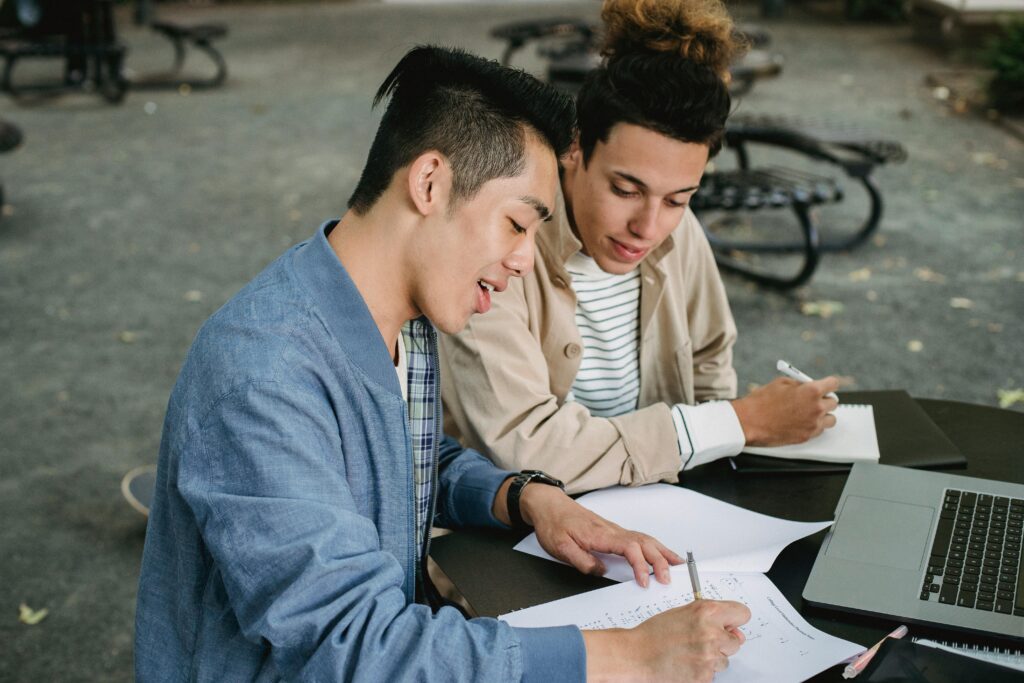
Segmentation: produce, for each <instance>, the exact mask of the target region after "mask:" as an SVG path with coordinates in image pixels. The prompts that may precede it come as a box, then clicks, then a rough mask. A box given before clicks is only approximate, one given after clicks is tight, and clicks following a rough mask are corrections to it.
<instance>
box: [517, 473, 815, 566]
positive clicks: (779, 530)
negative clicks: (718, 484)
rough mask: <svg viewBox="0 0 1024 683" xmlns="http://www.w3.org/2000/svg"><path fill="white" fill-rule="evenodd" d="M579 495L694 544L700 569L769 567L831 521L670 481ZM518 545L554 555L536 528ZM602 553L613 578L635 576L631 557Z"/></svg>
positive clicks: (630, 521) (608, 512)
mask: <svg viewBox="0 0 1024 683" xmlns="http://www.w3.org/2000/svg"><path fill="white" fill-rule="evenodd" d="M578 500H579V503H580V504H581V505H583V506H584V507H586V508H588V509H590V510H593V511H594V512H596V513H597V514H599V515H601V516H602V517H604V518H605V519H608V520H611V521H612V522H615V523H616V524H618V525H619V526H622V527H625V528H626V529H632V530H634V531H642V532H644V533H645V534H650V535H651V536H653V537H654V538H656V539H658V540H659V541H661V542H662V543H664V544H665V545H666V546H668V547H669V548H671V549H672V550H674V551H675V552H677V553H679V554H680V555H684V556H685V554H686V551H687V550H692V551H693V555H694V557H696V558H697V565H698V566H699V567H700V570H701V572H705V571H708V572H766V571H768V570H769V569H771V566H772V563H774V562H775V558H776V557H778V556H779V553H780V552H782V549H783V548H785V547H786V546H787V545H789V544H790V543H792V542H793V541H796V540H798V539H801V538H804V537H805V536H810V535H811V534H813V533H815V532H817V531H821V530H822V529H826V528H828V527H829V526H831V525H832V522H790V521H788V520H785V519H779V518H777V517H769V516H768V515H762V514H759V513H757V512H751V511H750V510H744V509H743V508H741V507H736V506H735V505H729V504H728V503H723V502H722V501H720V500H716V499H715V498H710V497H708V496H705V495H702V494H700V493H696V492H695V491H689V490H687V489H684V488H680V487H678V486H671V485H669V484H651V485H649V486H640V487H636V488H627V487H623V486H614V487H612V488H607V489H601V490H600V491H594V492H593V493H588V494H587V495H585V496H582V497H580V498H579V499H578ZM515 549H516V550H518V551H520V552H524V553H527V554H529V555H536V556H537V557H543V558H545V559H548V560H553V559H554V558H553V557H551V556H550V555H548V553H547V552H545V551H544V549H543V548H541V546H540V543H539V542H538V541H537V535H536V534H530V535H529V536H527V537H526V538H524V539H523V540H522V541H520V542H519V544H518V545H516V547H515ZM600 557H601V559H602V561H603V562H604V563H605V567H606V568H607V570H608V571H607V573H606V574H605V576H607V577H608V578H609V579H614V580H615V581H630V580H632V579H633V570H632V568H630V566H629V563H628V562H626V560H624V559H623V558H621V557H618V556H613V555H600Z"/></svg>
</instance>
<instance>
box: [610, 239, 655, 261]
mask: <svg viewBox="0 0 1024 683" xmlns="http://www.w3.org/2000/svg"><path fill="white" fill-rule="evenodd" d="M608 239H609V240H611V243H612V249H613V250H614V251H615V254H616V255H617V256H618V257H619V258H621V259H622V260H624V261H639V260H640V259H642V258H643V257H644V256H646V255H647V252H648V251H650V247H637V246H633V245H630V244H626V243H624V242H620V241H618V240H617V239H615V238H614V237H609V238H608Z"/></svg>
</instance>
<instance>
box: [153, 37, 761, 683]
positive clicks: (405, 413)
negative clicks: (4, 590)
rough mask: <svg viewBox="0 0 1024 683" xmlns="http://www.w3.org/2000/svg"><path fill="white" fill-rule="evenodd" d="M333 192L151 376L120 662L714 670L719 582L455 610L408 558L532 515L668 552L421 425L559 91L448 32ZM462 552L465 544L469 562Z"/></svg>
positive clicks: (211, 669) (169, 667) (556, 141)
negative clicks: (138, 551) (131, 620)
mask: <svg viewBox="0 0 1024 683" xmlns="http://www.w3.org/2000/svg"><path fill="white" fill-rule="evenodd" d="M386 97H390V103H389V105H388V108H387V110H386V112H385V114H384V117H383V120H382V122H381V126H380V129H379V130H378V134H377V137H376V138H375V140H374V143H373V145H372V147H371V150H370V154H369V160H368V162H367V165H366V168H365V169H364V171H363V175H362V177H361V179H360V182H359V185H358V187H357V188H356V191H355V193H354V194H353V196H352V198H351V199H350V201H349V208H350V210H349V211H348V212H347V213H346V214H345V215H344V216H343V217H342V218H341V219H340V220H338V221H332V222H328V223H326V224H324V225H323V226H321V227H320V229H318V230H317V232H316V233H315V234H314V236H313V237H312V238H311V239H310V240H309V241H307V242H304V243H302V244H299V245H297V246H296V247H294V248H292V249H291V250H289V251H288V252H286V253H285V254H284V255H283V256H281V257H280V258H279V259H278V260H277V261H275V262H274V263H272V264H271V265H270V266H268V268H267V269H266V270H264V271H263V273H261V274H260V275H259V276H257V277H256V279H254V280H253V281H252V282H251V283H249V285H247V286H246V287H245V288H243V289H242V291H241V292H239V293H238V294H237V295H236V296H235V297H234V298H232V299H231V301H229V302H228V303H227V304H226V305H225V306H224V307H223V308H222V309H221V310H219V311H218V312H217V313H216V314H214V316H213V317H212V318H211V319H210V320H209V321H207V323H206V324H205V325H204V326H203V328H202V329H201V330H200V331H199V333H198V335H197V337H196V340H195V342H194V344H193V346H192V349H191V350H190V351H189V354H188V357H187V359H186V361H185V364H184V366H183V368H182V371H181V375H180V377H179V379H178V383H177V385H176V386H175V389H174V391H173V393H172V395H171V400H170V404H169V406H168V412H167V418H166V421H165V426H164V434H163V439H162V443H161V449H160V461H159V465H158V473H157V485H156V493H155V499H154V504H153V508H152V512H151V516H150V522H149V524H150V527H149V530H148V534H147V539H146V547H145V552H144V556H143V567H142V576H141V579H140V584H139V599H138V609H137V617H136V649H135V657H136V677H137V679H138V680H140V681H149V680H160V681H166V680H190V681H191V680H201V681H207V680H209V681H250V680H255V681H265V680H266V681H269V680H280V679H286V680H302V681H320V680H324V681H327V680H331V681H336V680H366V681H384V680H394V681H404V680H481V681H484V680H486V681H492V680H493V681H499V680H524V681H527V680H534V681H535V680H559V681H561V680H583V679H584V677H587V676H589V677H592V678H597V676H598V674H600V675H601V676H602V677H610V678H616V677H620V675H621V676H626V675H628V676H636V675H643V676H646V677H655V678H660V679H666V678H680V677H681V678H680V679H681V680H710V677H711V676H712V675H713V672H714V671H716V670H720V669H721V668H723V667H724V666H725V665H726V664H727V657H728V655H731V654H733V653H735V652H736V650H737V649H738V648H739V646H740V644H741V643H742V634H741V633H740V632H739V631H738V630H737V627H738V626H739V625H741V624H742V623H744V622H745V621H746V620H747V618H749V613H748V612H747V610H746V608H745V607H744V606H742V605H739V604H737V603H728V602H715V601H702V602H701V603H700V604H695V605H691V606H688V607H685V608H680V609H678V610H673V611H670V612H666V613H664V614H663V615H660V616H659V617H656V618H655V619H652V620H650V621H649V622H647V623H645V624H644V625H642V626H640V627H638V628H636V629H633V630H631V631H621V630H620V631H616V630H613V631H602V632H581V631H579V630H578V629H576V628H575V627H560V628H553V629H515V628H511V627H509V626H508V625H507V624H504V623H501V622H498V621H496V620H494V619H472V620H467V619H465V618H464V617H463V615H462V614H461V613H460V612H459V611H457V610H456V609H453V608H451V607H443V606H441V604H442V602H443V601H442V600H440V599H439V598H438V596H437V593H436V590H435V589H434V588H433V586H432V585H431V583H430V580H429V577H428V576H427V575H426V572H425V570H424V566H425V559H426V556H427V553H428V551H429V536H430V529H431V527H432V526H433V525H434V524H435V523H437V524H439V525H443V526H451V527H460V526H493V527H503V526H508V525H514V526H525V525H532V526H533V527H534V528H535V530H536V532H537V534H538V537H539V538H540V541H541V543H542V545H544V547H545V548H547V549H548V551H549V552H551V553H552V554H554V555H556V556H557V557H560V558H562V559H564V560H565V561H567V562H570V563H571V564H573V565H574V566H576V567H577V568H579V569H580V570H581V571H588V572H600V571H601V570H602V567H601V564H600V561H599V560H598V559H597V558H596V557H595V556H594V555H592V554H591V553H592V552H606V553H615V554H619V555H623V556H625V557H626V558H627V559H629V561H630V563H631V564H632V565H633V568H634V571H635V573H636V577H637V580H638V581H640V582H641V583H644V584H646V582H647V581H648V571H649V567H653V568H654V573H655V576H656V577H657V579H658V580H659V581H663V582H665V581H668V580H669V574H668V567H669V564H675V563H678V562H680V561H681V560H680V558H679V557H678V556H677V555H676V554H675V553H673V552H672V551H670V550H668V549H667V548H665V547H664V546H662V545H661V544H660V543H658V542H657V541H656V540H655V539H653V538H650V537H648V536H644V535H642V534H638V533H635V532H630V531H627V530H624V529H622V528H620V527H617V526H615V525H614V524H611V523H609V522H607V521H606V520H603V519H601V518H600V517H598V516H596V515H594V514H593V513H591V512H589V511H587V510H585V509H584V508H582V507H581V506H579V505H578V504H576V503H575V502H574V501H572V500H571V499H570V498H568V497H567V496H566V495H565V494H564V492H563V491H562V490H561V488H560V487H559V486H557V482H554V480H551V479H550V478H547V477H545V476H544V475H542V474H538V473H523V474H520V475H517V474H516V473H512V472H506V471H502V470H499V469H497V468H496V467H495V466H494V465H492V464H491V463H490V462H489V461H488V460H487V459H485V458H484V457H483V456H481V455H479V454H478V453H477V452H475V451H472V450H467V449H463V448H462V447H461V446H459V445H458V443H456V442H455V441H454V440H451V439H447V438H445V437H444V436H443V435H442V433H441V420H440V411H441V404H440V397H439V383H438V377H437V370H438V367H437V366H438V361H437V339H436V335H437V332H436V330H435V326H436V327H437V328H438V329H440V330H442V331H444V332H454V331H457V330H459V329H460V328H461V327H462V326H464V325H465V323H466V321H467V320H468V318H469V316H470V315H472V314H473V313H485V312H486V311H487V310H488V308H489V307H490V296H491V292H492V291H493V290H502V289H504V288H505V287H506V285H507V283H508V280H509V278H511V277H517V276H521V275H523V274H524V273H526V272H528V271H529V270H530V268H531V267H532V262H533V240H534V234H535V232H536V231H537V229H538V228H539V226H540V225H541V224H542V223H543V222H544V220H545V219H546V218H547V217H548V216H549V215H550V207H551V206H552V205H553V202H554V198H555V188H556V185H557V165H556V157H557V155H558V154H560V153H562V152H563V151H564V150H565V149H566V148H567V146H568V144H569V140H570V137H571V131H570V130H569V128H568V122H570V121H572V108H571V103H569V102H568V101H567V100H566V99H564V98H563V97H562V96H561V95H559V94H557V93H555V92H554V91H552V90H550V89H548V88H547V87H546V86H543V85H542V84H540V83H539V82H537V81H536V80H535V79H533V78H532V77H530V76H528V75H526V74H523V73H521V72H513V71H511V70H508V69H505V68H503V67H500V66H498V65H497V64H496V63H493V62H488V61H485V60H482V59H479V58H476V57H472V56H470V55H467V54H465V53H462V52H458V51H451V50H442V49H437V48H417V49H415V50H413V51H411V52H410V53H409V54H407V55H406V56H405V57H404V58H403V59H402V61H401V62H399V64H398V66H396V67H395V70H394V71H393V72H392V73H391V75H390V76H388V78H387V79H386V80H385V82H384V84H383V85H382V86H381V89H380V91H379V92H378V94H377V101H379V100H381V99H384V98H386ZM482 570H483V569H482Z"/></svg>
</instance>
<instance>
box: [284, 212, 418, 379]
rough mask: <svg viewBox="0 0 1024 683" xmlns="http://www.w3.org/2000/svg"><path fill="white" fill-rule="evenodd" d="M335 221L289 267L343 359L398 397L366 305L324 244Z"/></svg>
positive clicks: (298, 249) (322, 228)
mask: <svg viewBox="0 0 1024 683" xmlns="http://www.w3.org/2000/svg"><path fill="white" fill-rule="evenodd" d="M337 223H338V221H337V220H332V221H327V222H326V223H324V224H323V225H321V226H320V227H319V228H318V229H317V231H316V234H314V235H313V237H311V238H310V239H309V241H307V242H304V243H302V244H300V245H298V246H297V247H296V248H295V251H294V252H293V253H294V256H293V259H292V267H293V269H294V272H295V275H296V277H297V278H298V279H299V281H300V282H301V283H302V284H303V285H304V287H305V289H306V292H307V294H308V295H309V297H310V299H311V300H312V301H313V303H314V305H315V306H316V308H317V310H318V311H319V312H320V314H321V315H322V317H323V320H324V322H325V324H326V325H327V327H328V328H329V329H330V331H331V333H332V334H333V335H334V336H335V338H337V339H338V341H339V342H340V344H341V346H342V347H343V348H344V349H345V353H346V355H348V357H349V358H350V359H351V360H352V362H353V363H355V364H356V365H357V366H359V368H360V369H362V371H363V372H365V373H366V374H367V375H368V376H369V377H370V379H372V380H374V381H375V382H376V383H377V384H379V385H381V386H382V387H384V388H385V389H387V390H389V391H390V392H392V393H394V394H396V395H398V396H401V395H402V390H401V387H400V386H399V384H398V374H397V373H396V372H395V364H394V361H393V360H392V356H391V353H390V352H389V351H388V348H387V344H385V343H384V338H383V337H381V335H380V330H379V329H378V328H377V323H375V322H374V320H373V316H372V315H371V314H370V309H369V308H367V306H366V301H365V300H364V299H363V296H362V294H360V293H359V290H358V289H357V288H356V285H355V283H354V282H353V281H352V278H351V277H349V274H348V271H346V270H345V267H344V266H343V265H341V261H339V260H338V256H337V254H335V253H334V249H332V248H331V245H330V243H329V242H328V241H327V235H328V233H330V231H331V230H333V229H334V226H335V225H337Z"/></svg>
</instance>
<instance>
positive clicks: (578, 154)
mask: <svg viewBox="0 0 1024 683" xmlns="http://www.w3.org/2000/svg"><path fill="white" fill-rule="evenodd" d="M559 162H560V163H561V164H562V168H564V169H565V170H567V171H576V170H578V169H580V168H582V167H583V150H582V149H580V137H579V136H578V135H577V136H576V137H575V138H573V141H572V144H571V145H569V151H568V152H566V153H565V155H564V156H563V157H562V158H561V159H559Z"/></svg>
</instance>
